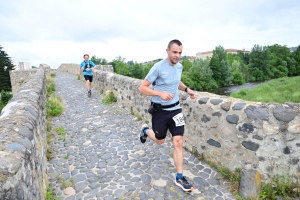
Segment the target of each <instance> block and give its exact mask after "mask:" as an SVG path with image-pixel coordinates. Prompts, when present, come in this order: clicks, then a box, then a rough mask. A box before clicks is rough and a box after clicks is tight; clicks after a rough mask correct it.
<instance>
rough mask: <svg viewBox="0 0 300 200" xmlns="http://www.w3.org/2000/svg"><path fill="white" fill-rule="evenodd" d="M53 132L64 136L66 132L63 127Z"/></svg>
mask: <svg viewBox="0 0 300 200" xmlns="http://www.w3.org/2000/svg"><path fill="white" fill-rule="evenodd" d="M55 130H56V132H57V133H58V135H65V134H66V131H65V128H64V127H58V128H56V129H55Z"/></svg>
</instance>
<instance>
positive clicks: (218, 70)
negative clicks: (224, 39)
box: [210, 46, 232, 87]
mask: <svg viewBox="0 0 300 200" xmlns="http://www.w3.org/2000/svg"><path fill="white" fill-rule="evenodd" d="M210 68H211V70H212V71H213V78H214V80H215V81H216V82H217V84H218V86H219V87H223V86H228V85H229V84H230V83H231V80H232V70H231V66H230V64H229V62H228V59H227V52H226V51H225V49H224V48H223V47H222V46H217V47H216V48H215V49H214V50H213V56H212V58H211V60H210Z"/></svg>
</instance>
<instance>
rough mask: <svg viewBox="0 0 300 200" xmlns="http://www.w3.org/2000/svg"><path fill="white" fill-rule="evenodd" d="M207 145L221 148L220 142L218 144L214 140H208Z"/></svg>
mask: <svg viewBox="0 0 300 200" xmlns="http://www.w3.org/2000/svg"><path fill="white" fill-rule="evenodd" d="M207 143H208V144H210V145H212V146H215V147H221V144H220V142H218V141H216V140H213V139H209V140H207Z"/></svg>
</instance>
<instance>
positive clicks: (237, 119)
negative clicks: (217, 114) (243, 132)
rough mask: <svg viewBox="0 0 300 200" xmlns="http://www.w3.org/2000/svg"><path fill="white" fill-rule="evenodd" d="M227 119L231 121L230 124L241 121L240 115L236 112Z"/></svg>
mask: <svg viewBox="0 0 300 200" xmlns="http://www.w3.org/2000/svg"><path fill="white" fill-rule="evenodd" d="M226 120H227V122H228V123H230V124H237V123H238V121H239V116H238V115H236V114H232V115H228V116H227V117H226Z"/></svg>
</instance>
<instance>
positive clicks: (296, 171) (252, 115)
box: [93, 70, 300, 181]
mask: <svg viewBox="0 0 300 200" xmlns="http://www.w3.org/2000/svg"><path fill="white" fill-rule="evenodd" d="M140 83H141V80H138V79H133V78H130V77H126V76H121V75H118V74H113V73H110V72H105V71H100V70H99V71H96V72H95V73H94V80H93V87H97V88H98V89H100V90H103V91H106V90H111V91H113V93H114V94H115V96H116V97H117V101H118V103H119V104H121V105H122V106H124V107H127V108H129V109H130V110H131V111H132V112H138V113H139V114H140V115H141V116H142V118H143V121H147V122H150V121H151V118H150V115H149V114H148V113H147V109H148V107H149V104H150V97H147V96H145V95H141V94H140V93H139V92H138V91H137V89H138V87H139V85H140ZM196 95H197V98H196V99H195V100H192V99H190V98H188V96H187V94H186V93H184V92H181V91H180V101H181V106H182V109H183V114H184V116H185V119H186V129H185V137H184V139H185V141H184V146H185V147H186V148H188V149H190V150H191V151H193V152H195V153H198V154H199V155H202V156H204V157H205V158H207V159H210V160H212V161H214V162H216V163H219V164H222V165H223V166H226V167H228V168H230V169H231V170H234V169H236V168H240V169H254V170H257V171H258V172H259V173H260V174H261V178H262V180H263V181H268V180H270V179H271V178H273V177H274V175H276V174H281V175H282V174H285V175H287V174H289V175H292V176H293V177H294V181H296V180H297V179H299V178H300V177H299V176H300V162H299V159H300V116H299V113H300V104H295V103H285V104H277V103H270V104H266V103H258V102H248V101H243V100H240V99H235V98H231V97H227V96H219V95H215V94H211V93H207V92H197V93H196ZM141 123H142V122H141ZM299 180H300V179H299Z"/></svg>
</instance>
